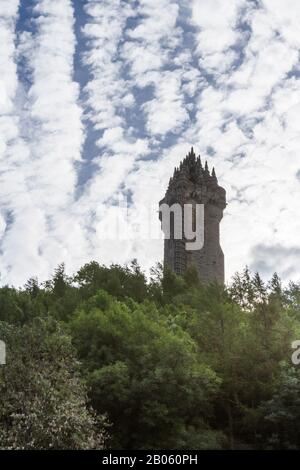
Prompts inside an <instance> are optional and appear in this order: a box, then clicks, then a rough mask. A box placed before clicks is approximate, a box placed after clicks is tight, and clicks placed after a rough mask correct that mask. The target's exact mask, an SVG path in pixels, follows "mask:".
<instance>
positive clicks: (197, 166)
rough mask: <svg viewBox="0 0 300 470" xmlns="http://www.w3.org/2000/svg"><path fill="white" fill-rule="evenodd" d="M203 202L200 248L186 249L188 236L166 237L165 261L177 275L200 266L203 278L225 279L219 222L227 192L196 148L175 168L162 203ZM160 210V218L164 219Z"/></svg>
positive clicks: (194, 203) (201, 277)
mask: <svg viewBox="0 0 300 470" xmlns="http://www.w3.org/2000/svg"><path fill="white" fill-rule="evenodd" d="M162 204H167V205H168V206H172V205H173V204H180V205H181V206H182V208H183V206H184V204H192V205H193V206H195V205H196V204H203V205H204V246H203V248H201V249H200V250H193V251H187V250H186V248H185V246H186V245H185V242H186V239H185V238H182V240H178V239H174V237H172V235H171V238H170V239H165V242H164V243H165V246H164V264H165V266H167V267H169V268H170V269H171V270H173V271H174V272H175V273H177V274H183V273H184V271H185V270H186V268H187V267H188V266H191V265H194V266H195V267H196V268H197V271H198V274H199V278H200V279H201V280H202V281H205V282H209V281H218V282H221V283H223V282H224V255H223V252H222V249H221V246H220V230H219V225H220V221H221V220H222V217H223V210H224V209H225V207H226V191H225V189H224V188H222V187H221V186H219V184H218V179H217V176H216V172H215V169H214V168H213V169H212V171H211V172H210V171H209V168H208V164H207V162H205V164H204V167H203V166H202V163H201V158H200V156H198V157H196V154H195V152H194V149H193V147H192V148H191V150H190V152H189V153H188V154H187V156H186V157H185V158H184V160H182V162H181V163H180V165H179V166H178V167H176V168H175V169H174V173H173V176H172V177H171V178H170V181H169V185H168V188H167V191H166V194H165V197H164V198H163V199H162V200H161V201H160V203H159V205H160V206H161V205H162ZM161 217H162V216H161V213H160V219H161Z"/></svg>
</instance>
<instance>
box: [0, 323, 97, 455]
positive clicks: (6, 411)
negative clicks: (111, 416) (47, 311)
mask: <svg viewBox="0 0 300 470" xmlns="http://www.w3.org/2000/svg"><path fill="white" fill-rule="evenodd" d="M0 337H1V338H2V340H3V341H5V343H6V345H7V360H6V365H5V366H1V368H0V448H1V449H89V448H96V447H98V448H99V447H101V446H102V444H103V429H102V428H103V426H102V424H101V422H100V421H99V424H98V425H97V419H96V417H95V416H94V415H93V414H92V413H91V412H90V411H89V410H88V408H87V398H86V390H85V387H84V385H83V383H82V381H81V380H80V378H79V375H78V363H77V361H76V359H75V357H74V351H73V348H72V346H71V341H70V338H69V337H68V336H67V335H66V334H65V333H64V332H63V331H62V330H61V329H60V328H59V326H58V325H57V323H56V322H55V321H54V320H52V319H49V320H44V319H35V321H33V322H32V323H28V324H26V325H25V326H23V327H20V326H13V325H8V324H7V323H4V322H1V323H0ZM97 428H98V429H97Z"/></svg>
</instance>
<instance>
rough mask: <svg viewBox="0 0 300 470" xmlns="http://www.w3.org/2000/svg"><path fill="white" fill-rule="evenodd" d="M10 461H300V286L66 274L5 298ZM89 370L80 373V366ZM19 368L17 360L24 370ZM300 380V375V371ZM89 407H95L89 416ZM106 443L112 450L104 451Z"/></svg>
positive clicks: (119, 271) (4, 428)
mask: <svg viewBox="0 0 300 470" xmlns="http://www.w3.org/2000/svg"><path fill="white" fill-rule="evenodd" d="M0 322H1V323H0V325H1V327H0V339H6V341H7V342H8V344H10V345H13V351H14V357H12V356H11V351H9V354H8V359H9V364H8V365H7V366H0V393H1V397H0V401H1V403H0V405H1V411H0V428H1V431H0V442H1V445H2V447H3V448H92V447H96V446H98V447H99V446H100V447H101V446H102V445H103V432H104V431H103V418H102V417H103V416H104V415H105V416H107V420H108V422H109V424H110V427H109V437H108V439H107V446H108V447H111V448H122V449H145V448H148V449H151V448H152V449H188V448H189V449H191V448H192V449H193V448H194V449H208V448H225V449H228V448H229V449H240V448H242V449H243V448H247V449H249V448H252V449H258V448H299V442H300V439H299V438H300V427H299V425H298V424H297V423H299V422H300V420H299V418H300V416H298V415H299V413H298V408H299V403H298V401H299V400H298V395H299V383H300V377H299V373H300V372H299V371H300V369H298V368H297V367H294V366H292V365H291V354H292V350H291V343H292V341H294V340H297V339H300V286H299V285H298V284H295V283H290V284H289V285H288V286H287V287H285V286H283V285H282V283H281V281H280V279H279V278H278V276H277V274H274V276H273V277H272V279H271V280H270V281H269V282H267V283H266V282H264V281H263V280H262V279H261V277H260V276H259V274H258V273H254V274H252V273H251V272H250V270H249V269H248V268H245V270H244V271H243V272H242V273H237V274H236V275H235V276H234V278H233V282H232V284H231V285H230V286H228V287H224V286H220V285H218V284H201V283H200V281H199V279H198V276H197V273H196V272H195V269H194V268H190V269H188V270H187V272H186V273H185V275H184V276H183V277H178V276H176V275H175V274H174V273H172V272H170V271H168V270H167V269H165V270H164V269H163V267H162V265H161V264H158V265H157V266H155V267H154V268H153V269H152V270H151V273H150V279H149V280H147V279H146V277H145V275H144V273H143V272H142V271H141V269H140V267H139V266H138V264H137V262H136V260H134V261H133V262H132V263H131V264H130V265H129V266H125V267H123V266H119V265H112V266H110V267H105V266H101V265H99V264H98V263H96V262H91V263H89V264H86V265H85V266H83V267H82V268H81V269H80V270H79V271H78V272H77V273H76V274H75V275H74V276H73V277H70V276H68V275H67V274H66V272H65V267H64V265H63V264H62V265H60V266H59V267H58V268H57V269H56V270H55V272H54V274H53V276H52V278H51V279H50V280H49V281H47V282H45V283H43V284H40V283H39V282H38V280H37V279H35V278H32V279H30V280H29V281H28V282H27V283H26V285H25V286H24V288H23V289H20V290H16V289H14V288H12V287H7V286H6V287H2V288H0ZM75 356H76V357H77V359H78V360H79V361H80V362H78V363H77V359H76V357H75ZM12 359H14V360H12ZM299 367H300V366H299ZM88 405H89V406H92V407H93V410H94V411H93V412H91V411H89V409H88ZM99 439H100V442H99Z"/></svg>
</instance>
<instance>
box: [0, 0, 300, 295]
mask: <svg viewBox="0 0 300 470" xmlns="http://www.w3.org/2000/svg"><path fill="white" fill-rule="evenodd" d="M299 24H300V2H299V1H298V0H285V1H282V0H230V1H227V2H225V1H224V0H188V1H187V0H127V1H126V0H73V1H72V0H20V1H19V0H0V282H1V283H2V284H13V285H15V286H21V285H23V284H24V283H25V282H26V280H27V279H28V278H30V277H32V276H37V277H38V278H39V280H40V281H43V280H45V279H47V278H49V276H50V275H51V273H53V270H54V269H55V267H56V266H57V265H58V264H59V263H62V262H65V264H66V269H67V272H69V273H73V272H75V271H76V270H77V269H78V268H79V267H80V266H82V265H83V264H84V263H86V262H89V261H91V260H97V261H98V262H100V263H103V264H110V263H120V264H123V263H128V262H130V260H132V259H133V258H137V259H138V261H139V263H140V264H141V266H142V268H143V269H144V270H145V271H146V272H148V271H149V269H150V267H151V266H153V265H155V263H156V262H158V261H162V258H163V241H162V239H158V237H156V239H154V237H153V236H152V237H149V235H148V236H147V233H144V235H143V230H144V228H145V226H148V225H147V224H148V222H149V221H150V222H149V223H150V224H151V225H152V226H154V228H155V230H154V231H155V232H156V231H157V230H158V231H159V220H158V213H157V210H158V201H159V200H160V199H161V198H162V197H163V195H164V193H165V190H166V187H167V184H168V180H169V177H170V176H171V174H172V172H173V168H174V166H175V165H178V163H179V162H180V160H182V159H183V158H184V157H185V155H186V154H187V153H188V151H189V149H190V147H191V146H192V145H193V146H194V148H195V151H196V153H197V154H198V153H200V155H201V157H202V159H203V160H205V159H207V161H208V164H209V167H210V168H211V167H212V166H214V167H215V169H216V173H217V176H218V179H219V184H220V185H221V186H223V187H224V188H225V189H226V191H227V202H228V206H227V208H226V210H225V212H224V219H223V221H222V223H221V242H222V243H221V244H222V248H223V251H224V253H225V268H226V280H227V281H229V280H230V278H231V276H232V275H233V274H234V273H235V272H236V271H240V270H242V269H243V268H244V267H245V265H248V266H249V267H250V268H251V269H252V270H253V271H259V272H260V274H261V275H262V277H263V278H265V279H267V278H269V277H270V276H271V275H272V273H273V272H274V271H277V272H278V274H279V275H280V277H281V278H282V279H283V280H284V281H285V282H287V281H289V280H293V281H298V280H299V279H300V241H299V232H300V221H299V202H300V156H299V154H300V119H299V114H300V76H299V75H300V74H299V50H300V35H299ZM125 198H126V199H127V200H128V204H129V207H128V208H127V210H124V211H123V212H122V214H123V215H122V217H124V224H125V218H126V217H127V218H126V222H127V229H126V231H125V230H124V228H123V225H122V223H121V222H122V220H123V219H122V218H121V222H119V225H118V227H119V230H114V229H112V227H115V225H114V224H115V219H116V213H117V211H118V204H119V203H120V201H123V200H125ZM125 216H126V217H125ZM118 217H119V216H118ZM118 220H120V219H118ZM120 227H121V228H120ZM128 227H129V228H128ZM109 228H110V235H109V236H107V234H108V232H109ZM144 232H145V230H144ZM137 234H138V235H137ZM142 235H143V236H142Z"/></svg>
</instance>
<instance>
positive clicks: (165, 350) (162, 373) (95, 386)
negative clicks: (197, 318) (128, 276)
mask: <svg viewBox="0 0 300 470" xmlns="http://www.w3.org/2000/svg"><path fill="white" fill-rule="evenodd" d="M71 331H72V335H73V338H74V344H75V346H76V348H77V350H78V353H79V357H80V359H81V360H82V362H83V366H84V372H85V374H86V378H87V381H88V384H89V385H90V387H91V393H90V396H91V401H92V404H93V407H94V408H95V409H96V410H97V411H98V412H99V413H100V414H102V413H104V412H107V413H108V418H109V421H110V422H111V423H112V427H111V435H112V440H111V442H110V446H112V447H113V448H122V449H160V448H167V449H172V448H173V449H174V448H176V449H177V448H178V449H187V448H191V446H192V445H197V446H198V447H197V448H202V447H205V445H206V444H207V443H208V442H210V445H211V446H212V447H218V446H219V442H218V439H219V434H220V433H214V432H213V431H212V430H211V429H210V428H209V426H208V425H207V424H206V421H207V419H208V417H209V415H210V411H211V406H210V404H211V400H212V398H213V396H214V395H215V393H216V392H217V390H218V387H219V384H220V380H219V379H218V377H217V375H216V374H215V373H214V372H213V371H212V370H211V369H210V368H209V367H208V366H207V365H206V364H205V363H202V362H200V361H199V359H198V356H197V348H196V345H195V343H194V342H193V341H192V339H191V337H190V336H189V335H188V334H187V333H185V332H184V331H183V330H182V329H181V328H179V327H176V328H171V327H169V326H168V323H167V322H166V320H164V318H163V317H162V318H161V317H160V314H159V311H158V310H157V308H156V307H155V305H154V304H153V303H151V302H149V301H145V302H144V303H143V304H138V303H136V302H134V301H132V300H131V301H130V302H126V303H124V302H120V301H116V300H115V299H113V298H112V297H111V296H109V295H108V294H107V293H105V292H98V294H97V295H96V296H94V297H93V298H92V299H90V300H89V301H88V302H87V304H85V305H84V306H83V307H82V308H80V309H79V310H78V312H77V314H76V317H75V318H74V319H73V321H72V323H71ZM196 436H197V437H196ZM213 437H214V439H213ZM196 442H197V444H195V443H196ZM207 445H208V444H207Z"/></svg>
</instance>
